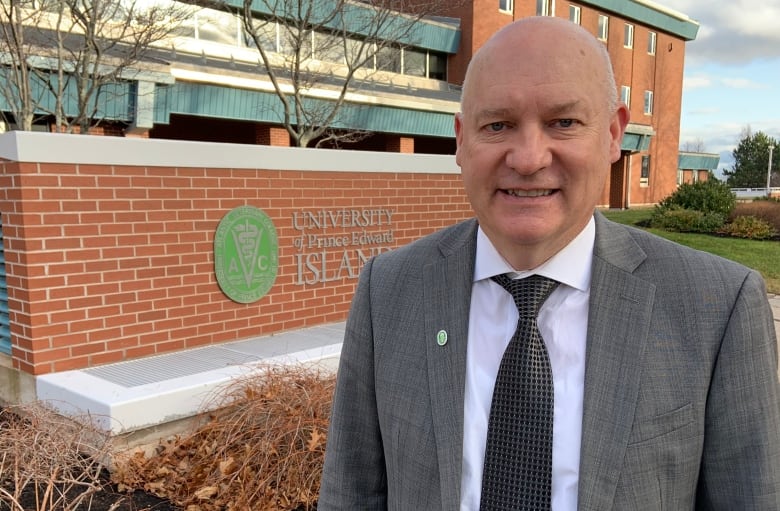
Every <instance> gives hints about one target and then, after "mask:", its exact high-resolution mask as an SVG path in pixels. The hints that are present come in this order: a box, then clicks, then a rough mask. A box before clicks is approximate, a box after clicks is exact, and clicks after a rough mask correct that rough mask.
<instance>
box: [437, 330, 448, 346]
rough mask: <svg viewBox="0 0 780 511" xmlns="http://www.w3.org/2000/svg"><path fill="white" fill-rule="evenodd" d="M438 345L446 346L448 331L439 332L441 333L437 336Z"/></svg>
mask: <svg viewBox="0 0 780 511" xmlns="http://www.w3.org/2000/svg"><path fill="white" fill-rule="evenodd" d="M436 344H438V345H439V346H444V345H445V344H447V331H446V330H439V332H438V333H437V334H436Z"/></svg>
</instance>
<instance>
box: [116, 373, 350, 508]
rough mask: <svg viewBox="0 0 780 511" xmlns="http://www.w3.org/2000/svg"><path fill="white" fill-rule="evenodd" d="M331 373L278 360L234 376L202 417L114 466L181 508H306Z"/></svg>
mask: <svg viewBox="0 0 780 511" xmlns="http://www.w3.org/2000/svg"><path fill="white" fill-rule="evenodd" d="M334 386H335V377H334V376H333V375H332V374H324V375H323V374H320V373H319V372H317V371H315V370H313V369H308V368H304V367H276V368H269V369H268V370H266V371H263V372H260V373H257V374H254V375H250V376H248V377H246V378H243V379H238V380H235V381H233V382H231V383H230V384H229V385H228V386H227V388H226V389H222V390H221V391H220V392H219V393H218V394H217V395H216V396H215V401H214V402H211V403H209V408H212V407H213V406H217V408H216V409H215V410H214V411H211V412H209V413H208V414H207V416H208V420H207V422H205V423H203V424H200V425H198V426H197V427H196V428H195V430H194V431H192V432H191V433H189V434H187V435H183V436H180V437H176V438H174V439H170V440H167V441H165V442H163V443H162V444H160V445H159V446H158V448H157V451H156V453H155V454H153V455H151V456H147V455H146V454H145V453H144V452H142V451H137V452H134V453H127V454H126V456H125V457H124V458H123V459H120V460H118V461H117V464H116V467H115V470H114V471H113V472H112V477H113V478H114V481H116V482H117V483H119V484H120V487H127V488H137V487H138V486H139V485H143V486H144V489H145V490H147V491H153V492H154V493H155V494H157V495H159V496H160V497H164V498H167V499H170V500H171V501H172V502H173V503H175V504H177V505H179V506H181V507H182V508H185V509H193V510H198V511H224V510H244V509H247V510H249V509H251V510H266V509H268V510H270V509H273V510H279V511H284V510H308V509H313V508H315V506H316V500H317V497H318V495H319V487H320V477H321V476H322V465H323V462H324V454H325V439H326V436H327V428H328V422H329V417H330V406H331V402H332V396H333V389H334Z"/></svg>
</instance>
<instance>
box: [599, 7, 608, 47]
mask: <svg viewBox="0 0 780 511" xmlns="http://www.w3.org/2000/svg"><path fill="white" fill-rule="evenodd" d="M608 35H609V18H607V17H606V16H604V15H603V14H599V39H601V40H602V41H606V40H607V36H608Z"/></svg>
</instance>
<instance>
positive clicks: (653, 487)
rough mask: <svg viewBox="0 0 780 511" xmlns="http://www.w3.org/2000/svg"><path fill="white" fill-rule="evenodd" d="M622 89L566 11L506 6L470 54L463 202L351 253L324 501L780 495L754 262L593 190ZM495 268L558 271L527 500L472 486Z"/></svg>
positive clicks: (445, 504) (509, 323) (409, 507)
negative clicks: (646, 218)
mask: <svg viewBox="0 0 780 511" xmlns="http://www.w3.org/2000/svg"><path fill="white" fill-rule="evenodd" d="M616 94H617V92H616V86H615V80H614V77H613V75H612V67H611V64H610V61H609V56H608V54H607V52H606V50H605V48H604V45H603V44H602V43H601V42H599V41H597V40H596V39H595V38H594V37H593V36H592V35H590V34H589V33H588V32H586V31H585V30H583V29H582V28H581V27H579V26H577V25H574V24H572V23H570V22H568V21H566V20H562V19H558V18H549V17H543V18H526V19H523V20H521V21H517V22H515V23H513V24H511V25H509V26H507V27H505V28H504V29H502V30H501V31H499V32H498V33H496V34H495V35H494V36H493V37H492V38H491V39H490V40H489V41H488V42H487V43H486V44H485V45H484V46H483V47H482V48H481V49H480V50H479V51H478V52H477V53H476V54H475V56H474V58H473V60H472V62H471V64H470V66H469V69H468V72H467V75H466V80H465V83H464V87H463V96H462V104H461V112H460V113H459V114H457V115H456V117H455V133H456V140H457V153H456V160H457V163H458V165H460V167H461V170H462V177H463V184H464V187H465V190H466V193H467V195H468V198H469V201H470V203H471V205H472V208H473V210H474V214H475V218H474V219H472V220H469V221H466V222H463V223H460V224H458V225H455V226H453V227H450V228H447V229H445V230H443V231H440V232H438V233H435V234H433V235H431V236H428V237H426V238H423V239H421V240H419V241H417V242H414V243H412V244H410V245H407V246H405V247H402V248H400V249H397V250H395V251H392V252H389V253H385V254H382V255H380V256H378V257H376V258H375V259H373V260H372V261H370V262H369V263H368V264H366V266H365V268H364V269H363V271H362V273H361V276H360V281H359V284H358V288H357V291H356V294H355V297H354V301H353V304H352V309H351V311H350V316H349V319H348V322H347V328H346V333H345V338H344V345H343V350H342V355H341V362H340V366H339V373H338V383H337V388H336V394H335V398H334V404H333V412H332V417H331V427H330V432H329V437H328V445H327V452H326V458H325V467H324V472H323V478H322V489H321V493H320V499H319V503H318V509H319V510H320V511H324V510H380V509H381V510H386V509H389V510H399V511H417V510H426V511H427V510H457V509H461V510H468V511H476V510H479V509H481V510H485V511H487V510H498V509H511V510H513V511H516V510H518V509H552V510H554V511H565V510H577V509H579V510H594V511H595V510H608V509H615V510H631V511H637V510H661V509H665V510H675V511H679V510H689V509H690V510H693V509H713V510H740V511H742V510H749V509H751V510H752V509H755V510H776V509H780V408H779V406H778V403H779V401H780V393H779V392H778V377H777V374H778V373H777V369H778V367H777V343H776V339H775V333H774V326H773V320H772V315H771V310H770V307H769V304H768V301H767V297H766V291H765V287H764V283H763V281H762V279H761V277H760V276H759V275H758V274H757V273H756V272H754V271H752V270H749V269H747V268H745V267H742V266H740V265H737V264H735V263H733V262H729V261H726V260H724V259H720V258H717V257H714V256H711V255H708V254H704V253H700V252H696V251H693V250H690V249H687V248H684V247H681V246H679V245H676V244H673V243H670V242H668V241H665V240H662V239H660V238H657V237H654V236H652V235H650V234H648V233H645V232H643V231H640V230H636V229H632V228H629V227H626V226H621V225H617V224H614V223H612V222H609V221H608V220H606V219H605V218H604V217H603V216H602V215H600V214H599V213H598V212H596V211H595V208H596V204H597V203H598V201H599V200H600V196H601V193H602V191H603V189H604V186H605V181H606V179H607V176H608V173H609V170H610V165H611V164H612V163H614V162H615V161H617V160H618V159H619V158H620V147H621V141H622V137H623V132H624V130H625V127H626V124H627V123H628V119H629V114H628V110H627V108H626V106H625V105H624V104H622V103H620V102H619V101H618V100H617V96H616ZM500 275H503V276H505V277H507V278H508V279H509V280H510V281H514V280H516V279H524V278H527V277H530V276H534V275H536V276H541V277H545V278H547V279H551V281H554V282H555V283H556V284H555V285H556V287H555V288H554V290H553V291H552V292H551V294H549V296H548V297H547V299H546V300H545V301H544V303H543V305H542V306H541V308H540V309H539V311H538V316H537V324H538V332H539V335H540V337H541V338H542V339H543V346H544V351H545V355H544V357H545V358H546V359H547V360H548V361H549V366H550V368H551V373H552V374H551V380H552V389H551V390H550V392H551V393H552V398H553V399H546V401H547V402H549V406H550V407H551V409H552V420H551V424H550V428H551V434H552V440H551V446H552V447H551V454H550V455H549V457H550V461H549V465H550V468H549V469H545V471H546V472H547V474H546V475H545V477H547V479H548V480H549V481H551V483H550V484H548V485H546V486H545V487H544V488H542V489H540V490H539V494H540V495H541V496H542V497H541V499H540V500H541V503H540V504H539V506H538V507H532V506H531V502H530V499H526V497H520V499H521V502H522V503H520V504H517V503H515V504H503V505H500V504H495V499H493V498H492V497H491V498H487V497H485V496H484V494H483V492H484V491H485V484H484V483H485V479H487V476H486V475H485V466H486V463H487V461H486V458H487V456H486V450H487V449H486V445H487V443H488V436H489V434H490V433H489V429H490V428H492V427H493V426H492V425H491V424H492V420H491V407H492V402H493V399H494V387H497V385H496V379H497V377H498V376H497V375H498V373H499V368H500V367H501V365H502V358H503V355H504V352H505V350H506V349H507V346H508V345H509V343H510V341H511V340H512V338H513V336H514V335H515V329H516V327H517V326H518V316H519V313H518V307H519V306H520V305H517V306H516V302H515V300H514V298H513V296H512V295H510V294H509V293H508V292H507V291H506V290H505V288H504V287H503V286H502V285H500V284H499V283H498V282H496V281H495V280H494V279H493V277H496V276H500ZM518 392H520V391H518ZM524 392H525V391H524ZM531 399H533V397H532V398H531ZM550 401H551V402H550ZM525 420H526V418H524V417H519V418H518V421H525ZM522 423H525V422H522ZM520 429H522V428H520ZM513 448H514V447H513ZM500 452H501V449H499V453H500ZM506 452H516V451H514V450H511V451H510V450H507V451H506ZM514 456H515V455H514V454H512V455H511V457H514ZM491 463H492V462H491ZM491 470H493V469H491ZM523 470H525V469H523ZM483 476H485V477H483ZM529 477H530V476H529ZM534 477H536V476H534ZM491 478H492V479H496V476H491ZM498 480H504V479H503V475H501V474H499V476H498ZM507 480H509V479H507ZM534 484H536V483H534ZM523 485H525V484H524V483H522V484H506V485H505V486H506V488H499V492H500V493H507V494H509V493H513V492H515V491H516V490H517V488H516V486H523ZM491 491H494V490H491ZM523 499H526V500H523ZM499 500H500V499H499ZM534 506H536V504H534Z"/></svg>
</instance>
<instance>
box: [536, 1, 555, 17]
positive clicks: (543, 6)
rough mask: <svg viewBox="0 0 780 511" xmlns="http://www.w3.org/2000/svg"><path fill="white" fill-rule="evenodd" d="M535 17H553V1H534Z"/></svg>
mask: <svg viewBox="0 0 780 511" xmlns="http://www.w3.org/2000/svg"><path fill="white" fill-rule="evenodd" d="M536 15H537V16H555V0H536Z"/></svg>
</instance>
